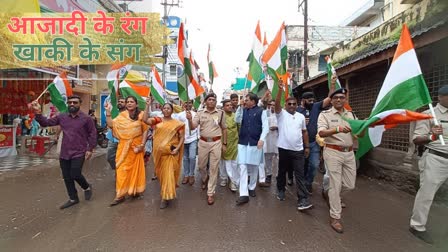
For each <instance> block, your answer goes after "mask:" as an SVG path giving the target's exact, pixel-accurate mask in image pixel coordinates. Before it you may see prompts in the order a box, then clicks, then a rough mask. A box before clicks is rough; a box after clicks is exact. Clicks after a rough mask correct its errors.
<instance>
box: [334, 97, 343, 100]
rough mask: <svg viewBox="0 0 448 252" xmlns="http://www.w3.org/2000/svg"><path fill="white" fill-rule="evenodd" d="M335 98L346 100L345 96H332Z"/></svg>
mask: <svg viewBox="0 0 448 252" xmlns="http://www.w3.org/2000/svg"><path fill="white" fill-rule="evenodd" d="M332 99H333V100H338V99H339V100H344V99H345V96H333V98H332Z"/></svg>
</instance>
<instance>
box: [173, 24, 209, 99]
mask: <svg viewBox="0 0 448 252" xmlns="http://www.w3.org/2000/svg"><path fill="white" fill-rule="evenodd" d="M177 54H178V56H179V60H180V61H181V63H182V65H183V68H184V69H183V75H182V76H181V77H179V78H178V80H177V92H178V95H179V98H180V99H181V100H183V101H187V100H189V99H194V98H196V97H198V96H199V95H201V94H202V93H204V92H205V90H204V88H203V87H202V86H201V85H200V84H199V82H198V80H197V75H196V73H195V72H196V71H195V69H194V67H195V65H194V59H193V58H192V54H191V53H190V50H189V48H188V45H187V38H186V34H185V27H184V23H181V24H180V28H179V37H178V39H177Z"/></svg>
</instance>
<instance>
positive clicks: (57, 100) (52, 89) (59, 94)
mask: <svg viewBox="0 0 448 252" xmlns="http://www.w3.org/2000/svg"><path fill="white" fill-rule="evenodd" d="M48 92H49V93H50V98H51V102H52V103H53V104H54V106H55V107H56V108H57V109H58V110H59V111H60V112H61V113H65V112H67V111H68V109H67V97H69V96H72V95H73V90H72V86H71V85H70V83H69V82H68V80H67V74H66V73H65V72H62V73H61V74H59V75H58V76H56V78H54V80H53V82H52V83H50V85H49V86H48Z"/></svg>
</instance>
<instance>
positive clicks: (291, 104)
mask: <svg viewBox="0 0 448 252" xmlns="http://www.w3.org/2000/svg"><path fill="white" fill-rule="evenodd" d="M296 105H297V103H295V102H288V106H296Z"/></svg>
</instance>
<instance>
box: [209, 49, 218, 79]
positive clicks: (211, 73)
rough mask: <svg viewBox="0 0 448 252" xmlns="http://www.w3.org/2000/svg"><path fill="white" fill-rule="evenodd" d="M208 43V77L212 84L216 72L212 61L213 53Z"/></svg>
mask: <svg viewBox="0 0 448 252" xmlns="http://www.w3.org/2000/svg"><path fill="white" fill-rule="evenodd" d="M210 47H211V46H210V44H208V52H207V62H208V78H209V80H210V84H212V85H213V80H214V79H215V78H216V77H218V72H217V71H216V67H215V63H213V54H212V51H211V48H210Z"/></svg>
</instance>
